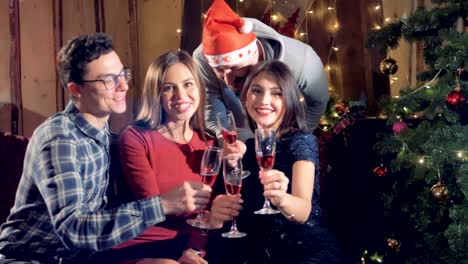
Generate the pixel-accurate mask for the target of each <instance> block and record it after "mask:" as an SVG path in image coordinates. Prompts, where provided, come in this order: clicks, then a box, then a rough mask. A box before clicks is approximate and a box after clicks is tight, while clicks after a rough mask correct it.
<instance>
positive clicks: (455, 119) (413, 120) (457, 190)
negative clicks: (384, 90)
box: [363, 0, 468, 263]
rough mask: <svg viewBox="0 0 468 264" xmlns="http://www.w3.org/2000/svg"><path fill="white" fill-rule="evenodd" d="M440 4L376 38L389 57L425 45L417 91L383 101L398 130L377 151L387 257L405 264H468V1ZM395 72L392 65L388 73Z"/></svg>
mask: <svg viewBox="0 0 468 264" xmlns="http://www.w3.org/2000/svg"><path fill="white" fill-rule="evenodd" d="M432 2H433V3H434V4H435V7H434V8H432V9H430V10H427V9H424V8H420V9H418V10H417V11H415V12H414V13H413V14H412V15H411V16H409V17H407V18H403V19H401V20H400V21H398V22H393V23H390V24H388V25H386V26H384V27H383V28H381V29H380V30H378V31H374V32H371V34H370V35H369V47H371V48H381V50H382V51H383V52H388V51H389V50H390V49H394V48H396V47H398V44H399V42H400V41H403V40H406V41H409V42H418V43H421V44H422V47H423V57H424V62H425V70H424V71H422V72H419V73H417V80H418V82H419V84H418V85H417V86H416V87H407V88H404V89H402V90H401V92H400V95H399V96H398V97H388V98H383V99H382V101H381V102H382V104H381V106H382V110H383V111H384V113H385V115H386V116H387V117H388V124H389V126H391V128H392V129H391V130H392V131H390V129H389V132H388V133H382V135H380V137H379V141H378V142H377V144H376V145H375V146H374V148H375V150H376V152H377V153H378V154H379V155H381V157H382V164H381V165H380V166H378V167H376V168H375V169H374V172H375V174H376V177H378V178H379V179H380V180H382V182H383V184H382V192H381V199H382V202H383V204H384V213H385V225H384V226H385V228H384V234H382V236H383V238H382V239H385V240H386V241H387V242H388V243H387V244H386V247H387V249H386V250H387V255H386V256H388V254H389V253H388V252H392V254H393V257H395V256H397V257H396V258H395V259H397V260H398V261H402V262H405V263H468V164H467V160H468V126H467V123H468V122H467V119H468V118H467V116H468V114H467V113H468V109H467V108H468V107H467V104H468V103H467V94H468V93H467V92H468V34H467V33H466V32H465V31H466V26H468V20H467V15H468V1H466V0H432ZM392 66H396V65H395V61H394V60H393V61H392V60H391V59H390V60H388V59H387V60H384V61H382V64H381V70H382V72H383V73H385V74H392V71H393V73H394V70H396V69H393V68H392ZM365 254H366V255H367V254H370V253H369V252H367V251H366V252H365ZM363 261H364V259H363Z"/></svg>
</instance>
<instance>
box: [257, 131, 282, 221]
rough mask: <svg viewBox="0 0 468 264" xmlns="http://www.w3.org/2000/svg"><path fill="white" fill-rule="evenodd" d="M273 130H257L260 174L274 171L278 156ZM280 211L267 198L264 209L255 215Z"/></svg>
mask: <svg viewBox="0 0 468 264" xmlns="http://www.w3.org/2000/svg"><path fill="white" fill-rule="evenodd" d="M275 133H276V132H275V130H274V129H271V128H266V129H255V153H256V156H257V162H258V166H259V167H260V172H261V171H265V170H271V169H273V166H274V164H275V154H276V135H275ZM279 212H280V211H278V210H275V209H273V208H272V207H271V205H270V201H269V200H268V197H265V202H264V203H263V207H262V209H260V210H258V211H255V214H278V213H279Z"/></svg>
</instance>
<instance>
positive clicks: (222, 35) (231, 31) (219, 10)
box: [202, 0, 258, 67]
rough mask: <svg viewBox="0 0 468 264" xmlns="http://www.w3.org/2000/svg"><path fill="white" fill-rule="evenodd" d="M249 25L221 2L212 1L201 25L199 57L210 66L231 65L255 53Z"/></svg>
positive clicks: (250, 24)
mask: <svg viewBox="0 0 468 264" xmlns="http://www.w3.org/2000/svg"><path fill="white" fill-rule="evenodd" d="M252 29H253V25H252V23H251V22H250V21H244V20H243V19H242V18H241V17H239V15H237V14H236V13H235V12H234V11H233V10H232V9H231V8H230V7H229V5H227V4H226V3H225V2H224V0H215V1H214V2H213V4H212V5H211V7H210V8H209V9H208V12H207V13H206V17H205V22H204V24H203V38H202V45H203V54H204V55H205V57H206V59H207V60H208V63H209V64H210V65H211V67H219V66H227V67H229V66H231V65H236V64H239V63H241V62H243V61H245V60H247V59H248V58H249V57H250V56H253V55H256V54H258V48H257V43H256V40H257V37H256V36H255V34H254V33H253V32H252Z"/></svg>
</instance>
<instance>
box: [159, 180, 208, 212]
mask: <svg viewBox="0 0 468 264" xmlns="http://www.w3.org/2000/svg"><path fill="white" fill-rule="evenodd" d="M210 196H211V187H210V186H208V185H205V184H203V183H201V182H184V183H183V184H181V185H179V186H177V187H175V188H174V189H172V190H170V191H169V192H167V193H165V194H163V195H161V201H162V206H163V209H164V212H165V213H166V214H181V213H187V212H193V211H195V210H200V209H205V208H206V207H207V205H208V203H209V202H210Z"/></svg>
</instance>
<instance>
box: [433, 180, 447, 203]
mask: <svg viewBox="0 0 468 264" xmlns="http://www.w3.org/2000/svg"><path fill="white" fill-rule="evenodd" d="M431 193H432V197H434V199H435V200H436V201H437V202H439V203H443V202H445V201H447V198H448V197H449V190H448V188H447V186H445V185H444V184H443V183H442V182H438V183H436V184H434V185H433V186H432V187H431Z"/></svg>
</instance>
